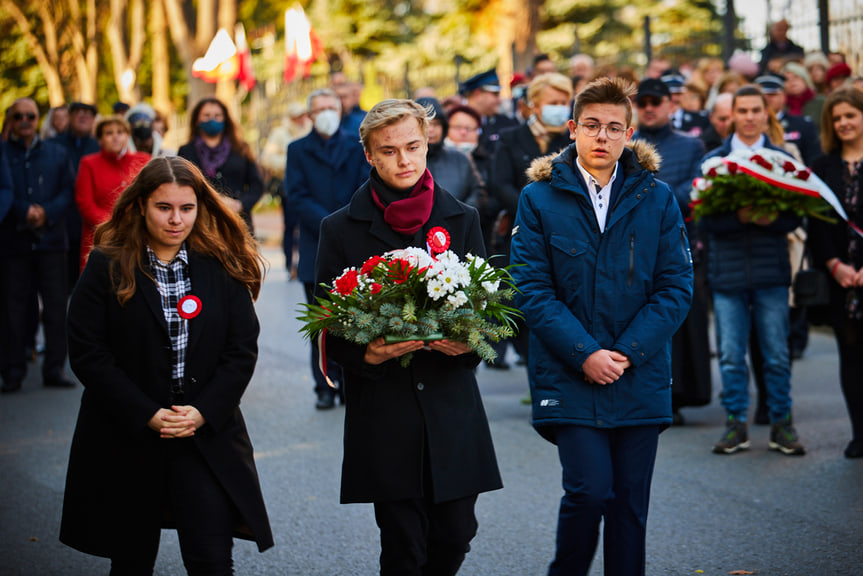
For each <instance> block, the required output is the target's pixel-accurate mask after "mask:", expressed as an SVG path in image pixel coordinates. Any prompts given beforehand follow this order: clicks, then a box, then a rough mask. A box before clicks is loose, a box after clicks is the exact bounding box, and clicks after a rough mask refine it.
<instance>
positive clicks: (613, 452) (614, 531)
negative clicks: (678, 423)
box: [548, 425, 659, 576]
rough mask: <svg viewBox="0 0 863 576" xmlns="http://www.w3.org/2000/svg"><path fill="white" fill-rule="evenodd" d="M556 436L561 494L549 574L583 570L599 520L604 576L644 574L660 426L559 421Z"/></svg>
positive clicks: (573, 575) (577, 575)
mask: <svg viewBox="0 0 863 576" xmlns="http://www.w3.org/2000/svg"><path fill="white" fill-rule="evenodd" d="M556 439H557V448H558V454H559V456H560V463H561V466H562V467H563V489H564V496H563V498H561V500H560V514H559V516H558V524H557V552H556V555H555V558H554V561H553V562H552V563H551V566H550V567H549V570H548V574H549V576H564V575H565V576H582V575H586V574H587V573H588V571H589V569H590V564H591V561H592V560H593V555H594V553H595V551H596V545H597V542H598V539H599V526H600V522H601V521H603V520H604V521H605V524H604V527H603V553H604V560H605V574H606V576H643V574H644V559H645V553H644V542H645V535H646V528H647V508H648V504H649V502H650V481H651V478H652V477H653V465H654V462H655V461H656V448H657V445H658V443H659V426H658V425H655V426H632V427H624V428H612V429H603V428H590V427H587V426H560V427H558V428H557V430H556Z"/></svg>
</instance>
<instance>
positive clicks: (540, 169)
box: [527, 140, 662, 182]
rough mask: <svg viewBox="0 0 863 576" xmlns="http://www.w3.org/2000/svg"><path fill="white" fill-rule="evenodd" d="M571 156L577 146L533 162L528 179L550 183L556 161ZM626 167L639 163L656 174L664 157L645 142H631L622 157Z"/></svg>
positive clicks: (573, 154) (528, 172)
mask: <svg viewBox="0 0 863 576" xmlns="http://www.w3.org/2000/svg"><path fill="white" fill-rule="evenodd" d="M564 154H571V155H572V156H573V157H574V156H575V145H574V144H571V145H570V146H569V147H567V148H564V149H563V150H561V151H560V152H558V153H556V154H548V155H547V156H541V157H539V158H537V159H536V160H534V161H533V162H531V164H530V168H528V169H527V177H528V180H529V181H530V182H550V181H551V171H552V165H553V164H554V161H555V160H556V159H557V158H558V157H560V156H562V155H564ZM620 159H621V160H622V161H623V163H624V166H626V165H627V164H628V163H629V162H634V163H637V164H638V165H639V166H641V168H642V169H644V170H648V171H650V172H653V173H656V172H658V171H659V167H660V165H661V164H662V156H660V155H659V152H658V151H657V150H656V147H655V146H654V145H653V144H649V143H647V142H644V141H643V140H630V141H629V143H628V144H627V145H626V148H624V150H623V155H622V156H621V157H620Z"/></svg>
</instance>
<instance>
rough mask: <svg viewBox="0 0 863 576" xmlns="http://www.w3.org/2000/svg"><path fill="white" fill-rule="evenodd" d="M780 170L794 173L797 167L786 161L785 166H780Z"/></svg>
mask: <svg viewBox="0 0 863 576" xmlns="http://www.w3.org/2000/svg"><path fill="white" fill-rule="evenodd" d="M782 169H783V170H785V171H786V172H794V171H795V170H796V169H797V167H796V166H795V165H794V162H792V161H791V160H786V161H785V164H783V165H782Z"/></svg>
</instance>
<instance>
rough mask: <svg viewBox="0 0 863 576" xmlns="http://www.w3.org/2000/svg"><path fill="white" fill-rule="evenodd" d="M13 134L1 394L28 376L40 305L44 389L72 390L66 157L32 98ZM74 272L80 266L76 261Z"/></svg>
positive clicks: (1, 274) (15, 117)
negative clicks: (46, 136)
mask: <svg viewBox="0 0 863 576" xmlns="http://www.w3.org/2000/svg"><path fill="white" fill-rule="evenodd" d="M11 119H12V132H11V135H10V137H9V141H8V142H6V143H5V144H4V146H5V150H4V155H6V156H7V157H8V161H9V168H10V172H11V175H12V190H13V199H12V207H11V210H10V212H9V214H8V215H7V217H6V218H5V219H4V220H3V223H2V226H0V245H2V246H3V257H2V260H0V262H2V270H0V282H2V283H3V290H2V293H3V294H4V298H3V302H2V305H3V306H4V308H5V310H4V313H3V315H2V316H3V319H4V323H3V324H4V326H3V327H2V330H3V332H4V334H3V338H2V340H0V342H2V343H3V344H4V346H3V347H4V350H3V353H2V354H3V355H2V361H0V373H2V377H3V389H2V390H3V392H6V393H8V392H15V391H17V390H19V389H20V388H21V382H22V380H23V379H24V377H25V376H26V374H27V359H26V352H25V350H26V346H27V344H29V343H30V340H31V337H32V324H31V312H32V303H33V302H35V301H36V295H37V294H38V296H39V297H40V298H41V301H42V322H43V326H44V331H45V359H44V361H43V363H42V382H43V383H44V384H45V386H55V387H70V386H74V384H73V383H72V382H70V381H69V380H68V379H66V377H65V376H64V365H65V363H66V264H67V256H66V255H67V251H68V248H69V242H68V239H67V238H66V211H67V210H68V209H69V206H70V204H74V199H73V198H74V180H73V179H72V172H71V167H70V164H69V159H68V155H67V153H66V150H64V149H63V147H61V146H59V145H58V144H56V143H55V142H53V141H42V140H40V139H39V137H38V135H37V134H36V127H37V126H38V125H39V109H38V108H37V107H36V103H35V102H34V101H33V100H30V99H29V98H22V99H20V100H17V101H16V102H15V104H13V105H12V111H11ZM76 266H77V260H76Z"/></svg>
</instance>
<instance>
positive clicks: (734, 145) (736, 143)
mask: <svg viewBox="0 0 863 576" xmlns="http://www.w3.org/2000/svg"><path fill="white" fill-rule="evenodd" d="M765 140H766V138H765V136H764V134H762V135H761V137H760V138H759V139H758V142H756V143H755V144H753V145H752V146H750V145H749V144H746V143H745V142H743V140H741V139H740V138H739V137H738V136H737V134H736V133H735V134H732V135H731V151H732V152H734V151H735V150H758V149H759V148H764V141H765Z"/></svg>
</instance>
